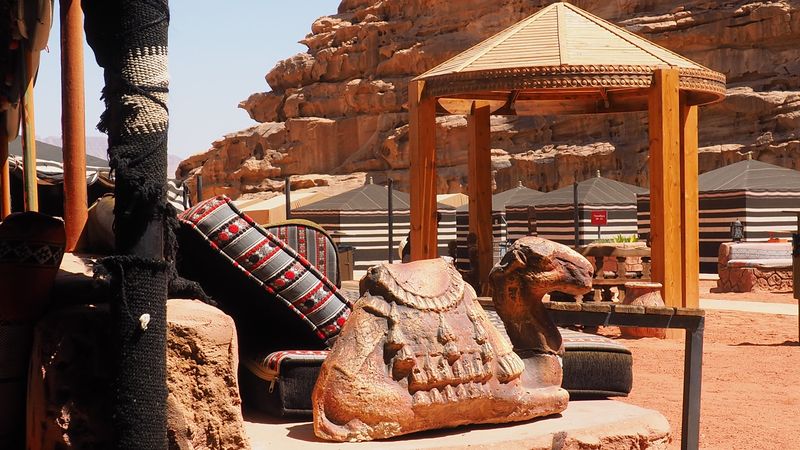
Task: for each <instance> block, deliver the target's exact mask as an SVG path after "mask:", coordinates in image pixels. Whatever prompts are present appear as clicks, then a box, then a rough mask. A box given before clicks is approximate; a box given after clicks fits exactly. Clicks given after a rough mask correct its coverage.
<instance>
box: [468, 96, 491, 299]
mask: <svg viewBox="0 0 800 450" xmlns="http://www.w3.org/2000/svg"><path fill="white" fill-rule="evenodd" d="M489 112H490V111H489V105H488V104H486V103H481V102H473V104H472V109H471V111H470V115H469V116H468V117H467V129H468V132H469V152H468V156H467V159H468V161H469V162H468V172H467V177H468V178H467V194H468V195H469V232H470V233H474V234H475V238H476V242H475V244H476V246H477V253H478V260H477V261H470V263H471V264H477V267H478V281H479V283H480V291H481V292H480V293H481V295H483V294H486V293H487V292H488V291H487V290H486V289H487V288H488V282H489V270H491V267H492V265H493V264H494V261H493V258H492V256H493V251H492V244H493V239H492V156H491V148H490V141H491V139H490V138H491V135H490V133H491V131H490V121H489V118H490V117H489Z"/></svg>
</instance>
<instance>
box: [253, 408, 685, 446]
mask: <svg viewBox="0 0 800 450" xmlns="http://www.w3.org/2000/svg"><path fill="white" fill-rule="evenodd" d="M245 429H246V431H247V434H248V436H249V437H250V443H251V444H252V447H253V450H266V449H273V448H291V449H296V450H305V449H317V448H318V449H325V450H334V449H343V450H358V449H372V448H380V449H391V450H412V449H457V448H467V447H469V448H470V449H489V448H502V449H504V450H508V449H532V450H538V449H542V450H544V449H547V450H550V449H554V448H557V449H560V448H569V449H574V450H580V449H593V450H594V449H602V448H607V449H614V450H624V449H636V450H645V449H666V448H668V444H669V441H670V427H669V423H668V422H667V419H666V418H665V417H664V416H663V415H661V414H660V413H659V412H657V411H653V410H650V409H644V408H640V407H638V406H634V405H629V404H627V403H622V402H619V401H614V400H581V401H572V402H570V403H569V406H568V407H567V409H566V411H564V412H563V413H562V414H561V415H557V416H554V417H550V418H544V419H537V420H533V421H529V422H522V423H511V424H504V425H472V426H465V427H459V428H451V429H444V430H435V431H425V432H420V433H414V434H409V435H405V436H401V437H398V438H395V439H391V440H387V441H370V442H361V443H350V442H346V443H333V442H326V441H322V440H320V439H318V438H316V437H315V436H314V430H313V428H312V425H311V423H310V422H282V421H280V420H277V419H274V418H269V417H266V416H249V417H246V418H245Z"/></svg>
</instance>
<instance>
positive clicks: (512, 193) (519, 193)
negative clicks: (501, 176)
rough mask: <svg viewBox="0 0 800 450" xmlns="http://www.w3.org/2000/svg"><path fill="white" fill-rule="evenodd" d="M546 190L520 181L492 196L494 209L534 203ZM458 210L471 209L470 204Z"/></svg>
mask: <svg viewBox="0 0 800 450" xmlns="http://www.w3.org/2000/svg"><path fill="white" fill-rule="evenodd" d="M544 195H545V194H544V192H541V191H537V190H536V189H531V188H529V187H525V186H523V185H522V183H520V184H519V185H517V186H516V187H513V188H511V189H508V190H505V191H503V192H498V193H497V194H494V195H493V196H492V211H503V210H505V208H506V206H510V205H533V204H534V203H535V202H536V201H537V200H538V199H540V198H542V197H543V196H544ZM456 211H469V204H465V205H462V206H459V207H458V208H456Z"/></svg>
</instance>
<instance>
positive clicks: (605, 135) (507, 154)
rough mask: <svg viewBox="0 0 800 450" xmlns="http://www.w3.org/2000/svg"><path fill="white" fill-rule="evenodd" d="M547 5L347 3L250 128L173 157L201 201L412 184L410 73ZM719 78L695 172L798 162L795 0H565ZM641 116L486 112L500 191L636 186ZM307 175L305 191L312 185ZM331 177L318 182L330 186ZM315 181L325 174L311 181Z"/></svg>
mask: <svg viewBox="0 0 800 450" xmlns="http://www.w3.org/2000/svg"><path fill="white" fill-rule="evenodd" d="M549 3H552V1H544V0H459V1H453V0H343V1H342V2H341V4H340V6H339V11H338V14H336V15H334V16H330V17H322V18H320V19H317V20H316V21H315V22H314V23H313V24H312V26H311V33H310V34H309V35H307V36H306V37H305V39H303V40H302V43H304V44H305V45H306V46H308V52H306V53H301V54H297V55H295V56H293V57H291V58H288V59H286V60H283V61H281V62H279V63H278V64H277V65H276V66H275V68H273V69H272V70H271V71H270V72H269V73H268V74H267V76H266V80H267V82H268V83H269V86H270V87H271V88H272V91H270V92H261V93H255V94H253V95H251V96H250V97H249V98H248V99H246V100H244V101H243V102H241V104H240V105H239V106H240V107H241V108H244V109H245V110H247V112H248V113H249V114H250V116H251V117H252V118H253V119H254V120H255V121H256V122H259V124H258V125H256V126H254V127H252V128H250V129H247V130H243V131H239V132H236V133H233V134H231V135H228V136H225V137H224V138H223V139H221V140H219V141H217V142H215V143H214V144H213V146H212V148H211V149H209V150H208V151H206V152H204V153H201V154H198V155H195V156H192V157H190V158H189V159H187V160H185V161H183V163H181V165H180V167H179V169H178V176H179V177H183V178H188V179H189V183H190V184H192V183H193V179H194V175H196V174H198V173H202V175H203V183H204V186H205V187H206V188H207V190H206V195H210V194H211V193H212V192H214V193H220V192H226V193H228V194H229V195H233V196H237V195H239V194H241V193H246V192H254V191H263V190H278V189H281V188H282V184H283V182H282V181H281V179H282V178H283V177H285V176H287V175H297V174H349V173H353V172H369V173H370V175H371V176H374V178H375V180H376V182H379V181H382V180H383V179H385V178H386V177H387V176H391V177H392V178H394V179H395V180H397V182H398V187H399V188H401V189H407V186H408V181H409V180H408V139H407V131H408V125H407V121H408V114H407V106H406V105H405V103H406V101H407V84H408V80H409V79H411V78H412V77H413V76H416V75H418V74H420V73H422V72H424V71H426V70H427V69H429V68H431V67H433V66H435V65H436V64H438V63H440V62H442V61H443V60H445V59H447V58H449V57H451V56H453V55H455V54H457V53H459V52H461V51H462V50H464V49H466V48H468V47H469V46H471V45H473V44H475V43H477V42H479V41H480V40H482V39H484V38H486V37H488V36H490V35H492V34H493V33H495V32H497V31H500V30H502V29H503V28H505V27H507V26H509V25H511V24H513V23H515V22H517V21H519V20H521V19H523V18H524V17H526V16H528V15H530V14H532V13H534V12H536V11H537V10H539V9H540V8H541V7H543V6H545V5H547V4H549ZM572 3H573V4H575V5H576V6H578V7H580V8H583V9H586V10H588V11H590V12H592V13H594V14H596V15H599V16H601V17H603V18H605V19H607V20H610V21H612V22H614V23H617V24H620V25H622V26H624V27H626V28H627V29H628V30H631V31H633V32H635V33H638V34H640V35H642V36H644V37H646V38H647V39H650V40H652V41H654V42H655V43H657V44H659V45H662V46H664V47H667V48H669V49H672V50H674V51H676V52H678V53H680V54H682V55H684V56H686V57H688V58H690V59H693V60H695V61H697V62H699V63H701V64H703V65H705V66H707V67H709V68H712V69H714V70H717V71H720V72H722V73H724V74H725V75H726V76H727V79H728V98H727V100H726V101H725V102H723V103H720V104H717V105H713V106H709V107H705V108H702V109H701V112H700V146H701V155H700V167H701V171H703V172H704V171H707V170H710V169H713V168H716V167H719V166H722V165H725V164H728V163H730V162H734V161H737V160H740V159H742V158H744V154H745V153H746V152H749V151H752V152H753V155H754V157H755V158H757V159H760V160H763V161H767V162H770V163H773V164H779V165H783V166H786V167H792V168H795V169H799V168H800V157H799V156H800V0H773V1H769V0H765V1H753V0H749V1H747V0H745V1H727V2H719V1H714V0H693V1H683V2H678V1H675V0H673V1H664V0H638V1H637V0H616V1H613V2H609V1H607V0H575V1H572ZM647 145H648V143H647V117H646V114H642V113H629V114H617V115H597V116H562V117H505V116H495V117H493V118H492V147H493V166H494V169H496V171H495V181H496V184H497V188H498V189H500V190H502V189H506V188H509V187H512V186H514V185H516V182H517V180H522V181H523V182H524V183H525V184H526V185H528V186H530V187H532V188H536V189H540V190H545V191H548V190H552V189H555V188H558V187H560V186H563V185H565V184H569V183H572V181H573V179H574V177H575V176H577V177H578V179H579V180H580V179H584V178H586V177H589V176H591V175H592V174H594V172H595V171H596V170H597V169H600V170H601V171H602V172H603V174H604V175H605V176H608V177H612V178H615V179H618V180H620V181H625V182H628V183H634V184H638V185H646V184H647ZM437 149H438V164H439V166H440V168H439V187H438V189H439V191H440V192H456V191H461V190H463V189H465V186H464V185H465V182H466V149H467V136H466V120H465V119H464V118H463V117H457V116H450V117H441V118H439V119H438V129H437ZM314 178H315V177H313V176H311V177H305V180H303V181H302V183H301V184H302V185H303V186H308V185H313V184H314V181H313V180H314ZM326 183H327V181H326ZM323 184H324V183H323Z"/></svg>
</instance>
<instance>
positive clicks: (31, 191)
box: [21, 46, 39, 211]
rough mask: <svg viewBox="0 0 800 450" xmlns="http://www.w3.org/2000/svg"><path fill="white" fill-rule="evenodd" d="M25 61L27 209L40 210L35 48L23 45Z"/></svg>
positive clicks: (24, 131)
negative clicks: (34, 84)
mask: <svg viewBox="0 0 800 450" xmlns="http://www.w3.org/2000/svg"><path fill="white" fill-rule="evenodd" d="M23 54H24V58H25V61H24V62H23V64H22V72H23V73H22V79H23V80H25V81H26V84H25V91H24V92H23V94H22V108H21V113H22V138H23V141H22V173H23V176H22V177H23V191H24V197H25V211H39V192H38V191H37V189H38V185H37V180H36V128H35V126H34V122H35V120H34V117H35V115H34V111H33V82H34V80H35V78H36V76H35V73H34V72H35V68H34V67H33V65H34V60H33V50H31V49H29V48H27V46H25V47H23Z"/></svg>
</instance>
